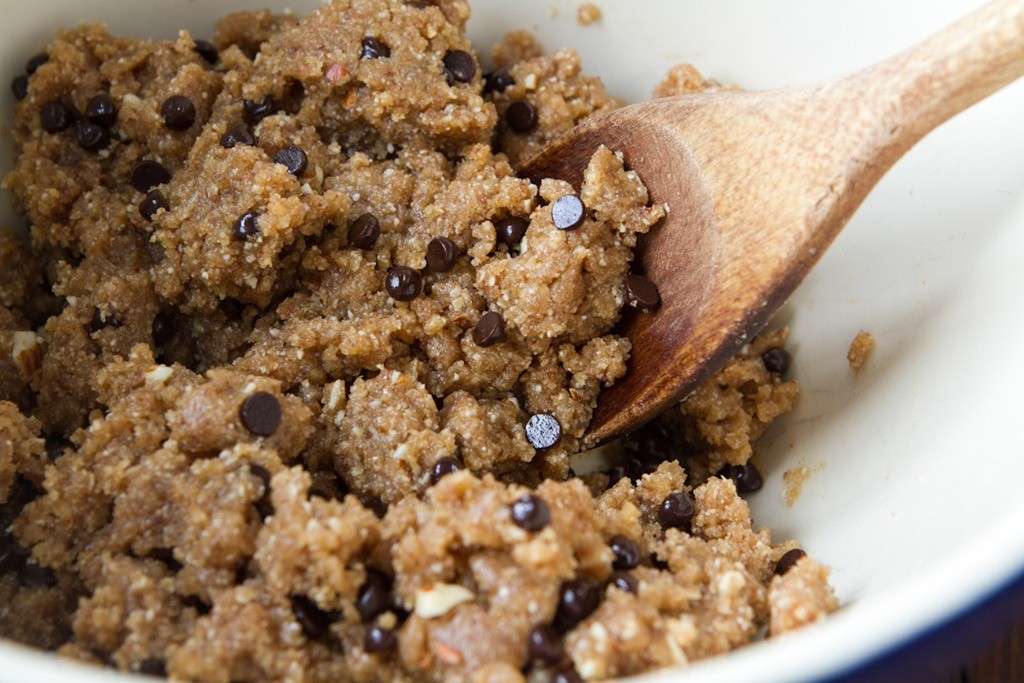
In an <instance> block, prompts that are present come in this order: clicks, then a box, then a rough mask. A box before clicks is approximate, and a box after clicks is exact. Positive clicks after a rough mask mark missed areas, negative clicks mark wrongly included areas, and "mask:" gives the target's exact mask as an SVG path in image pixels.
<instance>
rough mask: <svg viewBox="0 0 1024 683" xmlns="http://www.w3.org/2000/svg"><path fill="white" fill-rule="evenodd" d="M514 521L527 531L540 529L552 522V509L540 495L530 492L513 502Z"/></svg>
mask: <svg viewBox="0 0 1024 683" xmlns="http://www.w3.org/2000/svg"><path fill="white" fill-rule="evenodd" d="M512 521H513V522H515V524H516V526H517V527H519V528H520V529H525V530H526V531H540V530H541V529H543V528H545V527H546V526H547V525H548V524H550V523H551V510H549V509H548V504H547V503H545V502H544V499H543V498H541V497H540V496H536V495H534V494H532V493H528V494H526V495H525V496H522V497H520V498H518V499H517V500H516V501H515V502H514V503H512Z"/></svg>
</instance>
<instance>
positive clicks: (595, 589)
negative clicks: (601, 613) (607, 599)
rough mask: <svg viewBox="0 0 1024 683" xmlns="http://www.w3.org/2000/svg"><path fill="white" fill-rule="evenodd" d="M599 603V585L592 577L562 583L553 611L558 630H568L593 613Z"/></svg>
mask: <svg viewBox="0 0 1024 683" xmlns="http://www.w3.org/2000/svg"><path fill="white" fill-rule="evenodd" d="M600 604H601V586H600V584H598V583H597V582H596V581H594V580H593V579H588V578H579V579H573V580H572V581H566V582H565V583H563V584H562V589H561V594H560V595H559V597H558V610H557V611H556V612H555V626H556V627H557V628H558V630H560V631H562V632H563V633H564V632H565V631H568V630H570V629H571V628H573V627H574V626H576V624H578V623H580V622H581V621H583V620H584V619H586V618H587V617H589V616H590V615H591V614H593V613H594V610H596V609H597V608H598V607H599V606H600Z"/></svg>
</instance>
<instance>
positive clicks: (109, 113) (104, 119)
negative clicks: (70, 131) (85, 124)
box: [85, 95, 117, 128]
mask: <svg viewBox="0 0 1024 683" xmlns="http://www.w3.org/2000/svg"><path fill="white" fill-rule="evenodd" d="M85 118H86V119H88V120H89V121H90V122H92V123H95V124H96V125H97V126H103V127H104V128H110V127H111V126H113V125H114V123H116V122H117V105H116V104H114V98H112V97H111V96H110V95H96V96H95V97H93V98H91V99H90V100H89V101H88V102H87V103H86V105H85Z"/></svg>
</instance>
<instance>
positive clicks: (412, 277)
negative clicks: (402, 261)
mask: <svg viewBox="0 0 1024 683" xmlns="http://www.w3.org/2000/svg"><path fill="white" fill-rule="evenodd" d="M384 286H385V287H386V288H387V290H388V294H390V295H391V298H392V299H394V300H395V301H412V300H413V299H415V298H416V297H417V296H419V295H420V290H421V289H422V288H423V277H422V276H420V274H419V273H417V272H416V271H415V270H413V269H412V268H409V267H407V266H392V267H391V268H389V269H388V274H387V277H386V278H385V279H384Z"/></svg>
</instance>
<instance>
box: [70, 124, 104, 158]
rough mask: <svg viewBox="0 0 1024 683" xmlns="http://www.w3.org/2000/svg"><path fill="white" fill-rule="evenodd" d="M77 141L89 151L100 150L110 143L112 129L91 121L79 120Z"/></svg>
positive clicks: (76, 134) (76, 133)
mask: <svg viewBox="0 0 1024 683" xmlns="http://www.w3.org/2000/svg"><path fill="white" fill-rule="evenodd" d="M75 142H77V143H78V146H79V147H81V148H82V149H84V150H86V151H87V152H98V151H99V150H101V149H103V148H104V147H106V146H107V145H109V144H110V131H109V130H107V129H106V128H104V127H103V126H99V125H96V124H95V123H90V122H89V121H79V122H78V123H76V124H75Z"/></svg>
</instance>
